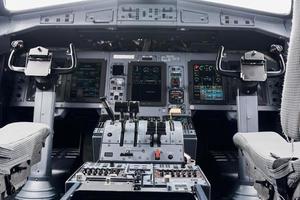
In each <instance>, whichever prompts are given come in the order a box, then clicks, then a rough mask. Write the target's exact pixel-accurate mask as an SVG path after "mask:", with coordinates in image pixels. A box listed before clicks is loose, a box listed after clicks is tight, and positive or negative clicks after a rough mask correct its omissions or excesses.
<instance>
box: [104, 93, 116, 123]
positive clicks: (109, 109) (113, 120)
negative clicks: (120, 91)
mask: <svg viewBox="0 0 300 200" xmlns="http://www.w3.org/2000/svg"><path fill="white" fill-rule="evenodd" d="M100 101H101V103H102V105H103V107H104V108H105V110H106V112H107V114H108V116H109V118H110V119H111V121H112V122H113V123H114V122H115V114H114V112H113V111H112V109H111V107H109V105H108V102H107V100H106V97H101V98H100Z"/></svg>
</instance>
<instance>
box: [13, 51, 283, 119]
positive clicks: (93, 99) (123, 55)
mask: <svg viewBox="0 0 300 200" xmlns="http://www.w3.org/2000/svg"><path fill="white" fill-rule="evenodd" d="M242 53H243V52H240V53H239V52H234V53H228V58H227V62H226V63H224V66H225V67H227V68H235V67H236V65H238V63H239V59H240V56H241V55H242ZM215 59H216V54H214V53H172V52H97V51H85V52H82V51H81V52H79V53H78V62H79V65H78V68H77V70H76V72H75V73H73V74H71V75H62V76H60V77H59V78H58V80H57V84H56V92H57V103H56V107H57V108H62V109H63V108H101V105H100V103H99V98H100V97H102V96H106V97H107V99H108V101H109V103H110V104H112V105H114V103H115V101H126V100H134V101H140V102H141V108H140V109H141V110H140V113H141V116H143V115H146V114H147V116H164V115H168V112H169V110H170V109H172V108H174V107H175V108H179V109H180V110H181V114H186V115H189V114H190V113H191V110H236V100H235V97H236V88H237V87H238V81H236V80H233V79H231V78H227V77H221V76H220V75H219V74H218V73H217V72H216V68H215ZM267 63H268V66H269V65H270V67H271V68H276V66H275V65H276V63H275V64H274V62H273V61H268V62H267ZM14 80H15V84H14V90H13V94H12V98H11V106H17V107H18V106H19V107H28V106H33V105H34V91H35V85H34V80H33V79H29V78H27V77H25V76H24V75H22V74H16V78H15V79H14ZM281 89H282V78H269V79H268V80H267V81H266V82H265V83H261V84H260V85H259V90H258V97H259V110H265V111H276V110H278V108H279V105H280V99H281ZM101 112H102V111H101ZM103 112H104V111H103ZM143 113H144V114H143Z"/></svg>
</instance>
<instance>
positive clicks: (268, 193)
mask: <svg viewBox="0 0 300 200" xmlns="http://www.w3.org/2000/svg"><path fill="white" fill-rule="evenodd" d="M299 11H300V1H294V16H293V28H292V33H291V42H290V46H289V54H288V61H287V69H286V75H285V80H284V89H283V97H282V104H281V125H282V129H283V133H284V134H283V135H282V136H281V135H279V134H278V133H275V132H257V133H255V132H250V133H237V134H236V135H235V136H234V137H233V140H234V143H235V144H236V146H237V147H238V148H239V149H240V150H239V151H241V155H242V156H243V157H244V158H245V160H246V163H247V164H246V168H247V172H248V175H249V176H250V177H251V178H253V181H254V187H255V189H256V190H257V191H258V195H259V197H260V198H261V199H269V200H273V199H276V200H277V199H285V200H289V199H293V200H294V199H300V182H299V181H300V160H299V158H300V142H299V141H300V132H299V130H300V129H299V122H300V102H299V101H300V87H299V80H300V59H299V58H300V12H299Z"/></svg>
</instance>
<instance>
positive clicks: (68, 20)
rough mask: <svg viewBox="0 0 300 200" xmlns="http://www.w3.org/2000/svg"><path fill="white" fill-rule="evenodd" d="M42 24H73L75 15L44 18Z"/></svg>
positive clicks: (68, 14) (67, 14)
mask: <svg viewBox="0 0 300 200" xmlns="http://www.w3.org/2000/svg"><path fill="white" fill-rule="evenodd" d="M40 23H41V24H73V23H74V14H73V13H66V14H62V15H51V16H42V17H41V20H40Z"/></svg>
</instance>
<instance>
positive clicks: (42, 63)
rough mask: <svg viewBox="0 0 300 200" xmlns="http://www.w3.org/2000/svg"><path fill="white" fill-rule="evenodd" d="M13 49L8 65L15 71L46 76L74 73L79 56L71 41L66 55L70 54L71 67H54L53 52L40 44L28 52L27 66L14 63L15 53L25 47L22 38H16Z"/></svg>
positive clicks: (28, 74) (12, 44)
mask: <svg viewBox="0 0 300 200" xmlns="http://www.w3.org/2000/svg"><path fill="white" fill-rule="evenodd" d="M11 46H12V50H11V52H10V55H9V58H8V67H9V69H11V70H12V71H15V72H24V73H25V74H26V75H27V76H36V77H46V76H48V75H50V74H52V73H54V74H68V73H72V72H73V71H74V70H75V69H76V67H77V56H76V51H75V48H74V45H73V44H72V43H70V45H69V49H68V51H67V53H66V56H70V58H71V64H70V66H69V67H57V66H55V67H52V66H51V64H52V56H53V54H52V52H50V51H49V49H47V48H44V47H41V46H38V47H35V48H32V49H30V50H29V52H28V53H26V64H25V66H15V65H14V64H13V61H14V57H15V54H16V53H17V52H18V51H19V50H22V49H23V48H24V42H23V41H22V40H16V41H13V42H12V43H11Z"/></svg>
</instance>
